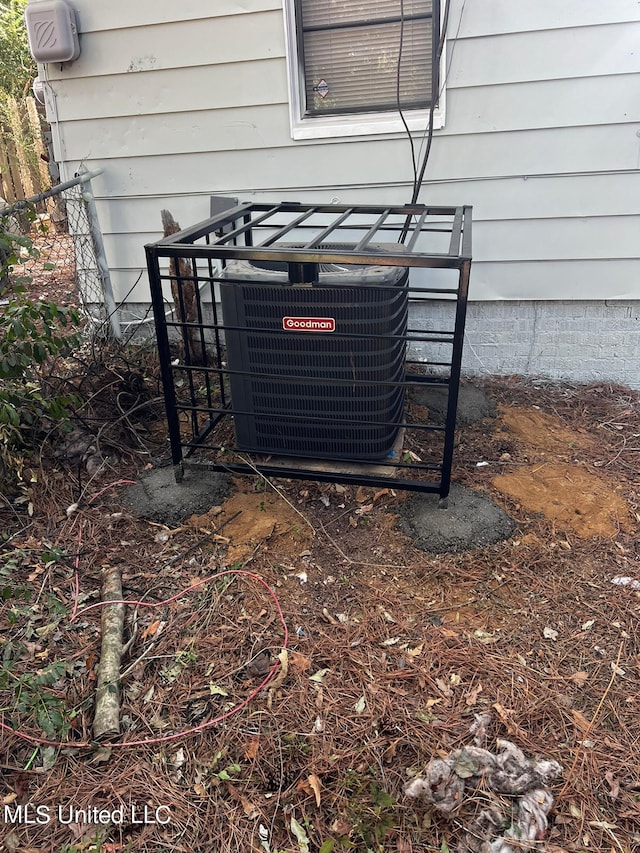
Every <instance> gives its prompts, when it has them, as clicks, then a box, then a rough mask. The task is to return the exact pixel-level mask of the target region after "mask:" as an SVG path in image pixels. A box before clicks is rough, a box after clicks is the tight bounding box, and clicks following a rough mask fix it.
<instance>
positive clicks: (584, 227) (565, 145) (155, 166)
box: [46, 0, 640, 385]
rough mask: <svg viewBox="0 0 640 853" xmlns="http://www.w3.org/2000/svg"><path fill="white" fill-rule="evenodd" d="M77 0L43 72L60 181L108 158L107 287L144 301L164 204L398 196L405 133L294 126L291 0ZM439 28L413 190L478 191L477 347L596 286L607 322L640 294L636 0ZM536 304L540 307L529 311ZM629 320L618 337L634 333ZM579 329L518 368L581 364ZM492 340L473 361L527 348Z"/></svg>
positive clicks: (525, 6) (542, 6) (186, 220)
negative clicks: (73, 20) (288, 29)
mask: <svg viewBox="0 0 640 853" xmlns="http://www.w3.org/2000/svg"><path fill="white" fill-rule="evenodd" d="M74 6H75V7H76V9H77V12H78V17H79V23H80V32H81V48H82V54H81V56H80V58H79V59H78V60H77V61H76V62H75V63H73V64H71V65H69V66H68V67H64V68H62V69H61V68H60V67H54V66H49V67H48V68H47V69H46V76H47V78H48V81H49V85H48V87H47V88H48V91H47V109H48V114H49V118H50V120H51V121H52V122H53V123H54V144H55V147H56V154H57V158H58V159H59V160H61V161H62V163H63V178H64V177H69V176H70V175H71V174H72V173H73V172H74V171H75V169H76V168H77V166H78V165H79V163H80V162H84V163H85V164H86V165H87V166H88V167H89V168H101V169H103V174H102V176H101V177H100V178H98V179H96V180H95V181H94V190H95V192H96V195H97V197H98V209H99V215H100V219H101V223H102V227H103V231H104V234H105V246H106V251H107V256H108V259H109V263H110V266H111V269H112V278H113V281H114V286H115V290H116V298H117V299H123V298H125V296H126V298H127V301H128V302H131V303H142V302H145V301H146V299H147V298H148V287H147V284H146V276H145V274H144V251H143V247H144V244H145V243H147V242H151V241H153V240H155V239H157V237H158V236H159V228H160V217H159V211H160V209H161V208H162V207H168V208H169V209H170V210H171V211H172V213H173V214H174V216H175V217H176V218H177V219H178V220H179V221H180V222H181V223H182V224H183V225H187V224H192V223H194V222H197V221H199V220H201V219H204V218H206V217H207V216H208V214H209V197H210V195H212V194H219V195H230V196H237V197H240V198H241V199H247V200H251V199H260V200H287V199H295V200H299V201H305V202H314V201H323V202H326V201H331V200H333V199H335V200H337V201H340V202H341V203H348V202H350V201H354V202H367V201H370V202H375V203H386V202H389V203H394V204H400V203H403V202H405V201H408V200H409V197H410V194H411V187H410V183H411V176H412V168H411V160H410V150H409V145H408V141H407V138H406V136H405V135H402V134H386V135H380V136H374V137H366V136H365V137H352V138H348V139H347V138H335V139H329V140H327V139H322V140H296V141H294V140H293V139H292V138H291V135H290V124H289V106H288V101H289V95H288V84H287V70H286V56H285V51H286V45H285V35H284V24H283V11H282V0H216V3H211V2H210V0H183V2H182V3H179V4H177V3H174V2H169V0H136V2H135V3H130V2H124V0H111V2H110V3H108V4H97V3H93V2H91V1H90V0H75V2H74ZM448 32H449V34H450V35H451V38H449V40H448V43H447V55H446V61H445V66H446V114H445V126H444V128H443V129H442V130H438V131H436V132H435V135H434V142H433V147H432V153H431V158H430V161H429V165H428V169H427V172H426V181H425V185H424V187H423V190H422V192H421V196H420V201H424V202H431V203H434V204H446V205H449V204H451V205H453V204H472V205H473V206H474V264H473V271H472V281H471V298H472V299H473V300H475V301H480V302H481V303H482V304H481V305H477V306H475V305H474V307H473V312H472V314H473V317H475V316H476V314H477V312H480V314H477V316H478V320H477V326H476V327H474V325H473V323H474V322H475V320H472V318H470V326H469V329H470V330H471V329H472V328H475V331H474V332H473V334H474V335H476V336H477V339H476V344H477V346H480V347H481V348H482V347H483V346H484V344H482V336H483V334H484V332H483V320H482V316H484V317H485V318H486V329H485V330H484V331H486V335H487V346H488V343H489V339H491V340H493V339H494V337H495V335H496V334H497V331H496V329H497V328H498V326H500V323H502V322H503V320H505V318H508V317H510V316H513V317H514V322H515V320H516V319H517V320H518V323H520V325H519V326H518V328H519V329H521V335H522V336H523V337H524V338H526V336H527V334H532V333H533V331H534V329H533V325H531V324H533V320H534V317H536V316H537V317H538V321H537V322H538V329H539V325H540V316H544V317H548V318H551V317H553V316H554V311H555V312H557V315H558V316H566V317H567V319H568V318H569V315H565V314H564V313H563V312H564V310H565V309H564V308H562V307H561V306H562V305H566V304H567V303H569V302H571V301H572V300H576V301H579V302H581V303H590V302H591V301H593V303H594V304H593V307H592V308H589V309H588V310H586V309H585V310H586V313H585V314H584V317H585V323H586V322H587V318H589V321H590V322H591V321H593V322H594V323H596V320H595V317H596V315H598V316H600V317H601V321H602V323H605V318H606V316H609V314H610V312H609V314H607V310H606V305H605V302H604V300H625V304H628V305H633V304H635V302H634V301H635V300H638V299H640V276H639V275H638V269H639V266H638V256H639V239H638V238H639V236H640V212H639V208H638V203H637V199H638V198H640V168H639V167H640V97H638V95H639V89H640V58H639V57H640V54H639V53H638V50H637V45H638V44H639V43H640V7H639V6H638V3H637V2H636V0H608V2H607V3H602V2H601V0H565V2H563V3H558V2H557V0H536V3H530V2H525V0H452V2H451V10H450V16H449V28H448ZM418 146H419V140H418ZM141 271H142V276H141V277H140V273H141ZM139 277H140V278H139ZM138 278H139V281H138ZM136 282H137V283H136ZM503 300H506V301H508V302H509V303H510V306H511V307H509V308H508V309H504V308H502V307H501V306H500V303H501V302H502V301H503ZM558 300H559V301H558ZM529 302H532V303H537V302H540V303H541V304H544V305H545V306H546V305H548V306H549V307H548V308H546V307H545V308H544V310H543V315H540V312H539V311H538V314H536V310H537V309H535V306H534V307H527V306H528V303H529ZM511 303H512V305H511ZM554 306H555V307H554ZM512 308H513V309H514V310H516V311H517V318H516V317H515V316H514V315H513V311H512ZM541 310H542V309H541ZM594 312H595V314H594ZM637 314H638V311H636V310H635V309H632V315H634V316H635V315H637ZM491 318H494V320H495V322H496V323H497V324H498V326H496V327H495V328H492V323H493V320H492V319H491ZM518 318H519V319H518ZM633 322H637V321H633V320H631V326H628V325H627V326H625V331H624V334H625V335H628V334H629V333H632V334H633V333H635V335H636V336H637V332H638V326H637V325H636V326H635V327H634V326H633ZM527 323H529V324H530V326H531V328H530V330H529V333H528V332H527ZM596 324H597V323H596ZM551 326H553V327H554V328H555V329H556V332H557V328H558V326H557V324H556V325H554V324H553V323H552V324H551ZM563 328H564V327H563ZM620 328H621V334H622V326H621V327H620ZM572 329H573V327H572V326H571V327H570V328H569V327H567V328H566V329H564V331H563V340H562V346H563V348H565V349H566V347H567V346H568V342H569V341H570V340H571V339H572V336H573V339H574V347H573V349H574V355H573V356H571V355H567V356H566V357H564V356H563V359H564V360H561V362H560V361H558V360H556V361H553V359H552V360H551V361H549V360H548V359H547V360H546V361H545V359H544V358H543V357H542V354H540V356H532V357H531V358H529V357H528V356H527V358H526V359H525V366H526V367H527V369H528V371H529V372H532V373H536V372H541V371H551V372H552V373H553V372H554V371H555V374H554V375H558V371H561V372H562V375H569V376H573V377H574V378H587V377H582V376H581V375H580V370H581V366H580V365H581V355H580V347H581V346H583V338H582V337H581V334H582V333H581V330H580V329H577V330H576V331H575V334H574V331H572ZM537 333H539V332H537ZM470 334H471V331H470ZM567 336H568V337H567ZM498 337H499V340H498V343H497V349H492V347H488V349H486V351H485V350H483V352H484V357H483V359H482V364H483V365H485V366H486V368H487V369H488V370H494V369H498V368H500V365H503V366H505V367H508V366H509V365H510V364H511V365H512V367H513V368H514V369H516V366H515V362H513V360H512V359H510V358H509V351H510V348H511V350H512V352H513V354H515V352H516V349H517V346H520V345H519V344H516V343H515V342H514V341H512V339H511V337H512V336H511V337H510V336H509V335H507V334H506V333H505V335H504V336H500V335H498ZM525 343H526V341H525ZM548 345H549V346H552V344H551V343H548ZM477 346H475V345H474V349H475V350H476V351H477ZM501 347H503V348H504V352H500V351H499V350H500V348H501ZM469 352H470V351H469ZM491 352H495V358H494V357H493V356H491ZM572 359H573V366H572ZM627 360H628V359H627ZM608 361H609V362H610V365H611V367H610V369H611V371H613V372H612V374H611V377H607V376H606V373H607V369H608V368H606V367H605V366H604V365H605V364H606V363H607V359H606V358H604V359H603V360H601V361H598V362H597V364H596V362H594V367H593V371H594V373H595V372H596V367H597V368H598V370H599V371H600V374H599V375H602V376H605V378H618V379H620V373H619V368H620V364H619V362H616V359H615V358H613V357H612V358H611V359H609V360H608ZM551 362H553V364H552V363H551ZM519 363H520V362H518V364H519ZM554 364H555V365H556V366H555V367H554ZM467 366H468V367H469V368H470V369H475V368H474V363H473V359H472V357H469V359H468V360H467ZM475 367H477V365H475ZM500 369H502V368H500ZM518 369H519V368H518ZM615 371H618V372H617V373H616V372H615ZM628 372H629V371H627V373H628ZM625 376H627V374H625ZM624 381H628V382H630V384H634V382H633V381H632V378H631V379H630V378H629V377H627V378H626V379H625V380H624ZM635 384H636V385H640V378H638V379H637V380H636V381H635Z"/></svg>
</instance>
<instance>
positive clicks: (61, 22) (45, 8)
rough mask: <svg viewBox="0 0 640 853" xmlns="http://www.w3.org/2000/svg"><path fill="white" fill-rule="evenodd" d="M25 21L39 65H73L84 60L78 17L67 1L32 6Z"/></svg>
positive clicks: (48, 0)
mask: <svg viewBox="0 0 640 853" xmlns="http://www.w3.org/2000/svg"><path fill="white" fill-rule="evenodd" d="M24 20H25V24H26V27H27V39H28V42H29V50H30V52H31V55H32V56H33V58H34V59H35V60H36V62H42V63H46V62H72V61H73V60H74V59H77V58H78V57H79V56H80V40H79V38H78V26H77V22H76V13H75V11H74V9H72V8H71V6H69V4H68V3H66V2H65V0H38V2H35V3H34V2H31V3H29V5H28V6H27V8H26V9H25V11H24Z"/></svg>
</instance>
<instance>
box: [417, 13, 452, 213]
mask: <svg viewBox="0 0 640 853" xmlns="http://www.w3.org/2000/svg"><path fill="white" fill-rule="evenodd" d="M450 6H451V3H450V0H445V6H444V14H443V16H442V29H441V30H440V38H439V40H438V49H437V50H436V57H435V62H434V64H433V65H434V69H435V73H432V75H431V104H430V105H429V123H428V125H427V144H426V148H425V152H424V157H423V158H422V163H421V165H420V171H419V173H418V175H417V177H416V179H415V181H414V184H413V193H412V195H411V204H415V203H416V202H417V200H418V195H419V194H420V188H421V187H422V182H423V180H424V173H425V171H426V169H427V163H428V162H429V154H430V153H431V143H432V142H433V119H434V113H435V108H436V103H437V102H438V101H439V99H440V92H439V81H440V75H439V74H438V70H439V68H440V60H441V58H442V51H443V50H444V41H445V37H446V34H447V25H448V23H449V9H450ZM446 82H447V81H446V77H445V79H444V82H443V88H444V85H445V84H446Z"/></svg>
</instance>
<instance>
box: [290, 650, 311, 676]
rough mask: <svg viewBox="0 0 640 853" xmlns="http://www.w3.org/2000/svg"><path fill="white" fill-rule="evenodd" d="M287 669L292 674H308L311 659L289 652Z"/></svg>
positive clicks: (298, 653)
mask: <svg viewBox="0 0 640 853" xmlns="http://www.w3.org/2000/svg"><path fill="white" fill-rule="evenodd" d="M289 669H290V670H291V671H292V672H308V671H309V670H310V669H311V658H308V657H307V656H306V655H301V654H300V652H289Z"/></svg>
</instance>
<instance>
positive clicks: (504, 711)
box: [492, 702, 526, 737]
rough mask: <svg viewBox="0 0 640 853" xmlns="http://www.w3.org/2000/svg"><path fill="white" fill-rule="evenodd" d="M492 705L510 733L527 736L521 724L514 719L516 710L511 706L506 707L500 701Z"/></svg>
mask: <svg viewBox="0 0 640 853" xmlns="http://www.w3.org/2000/svg"><path fill="white" fill-rule="evenodd" d="M492 707H493V709H494V711H495V712H496V714H497V715H498V716H499V717H500V722H501V723H502V724H503V725H504V727H505V728H506V730H507V732H508V733H509V734H510V735H517V736H518V737H522V736H525V737H526V734H525V732H523V730H522V729H521V728H520V726H519V725H518V724H517V723H516V722H514V720H513V714H514V713H515V711H512V710H510V709H509V708H505V707H504V706H503V705H501V704H500V703H499V702H496V703H495V704H494V705H493V706H492Z"/></svg>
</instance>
